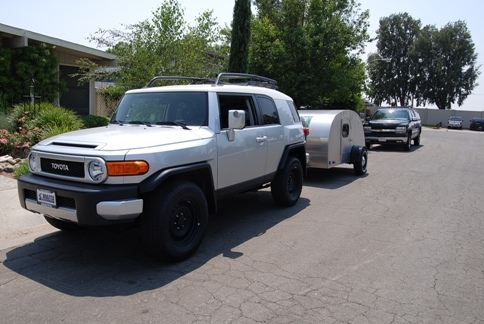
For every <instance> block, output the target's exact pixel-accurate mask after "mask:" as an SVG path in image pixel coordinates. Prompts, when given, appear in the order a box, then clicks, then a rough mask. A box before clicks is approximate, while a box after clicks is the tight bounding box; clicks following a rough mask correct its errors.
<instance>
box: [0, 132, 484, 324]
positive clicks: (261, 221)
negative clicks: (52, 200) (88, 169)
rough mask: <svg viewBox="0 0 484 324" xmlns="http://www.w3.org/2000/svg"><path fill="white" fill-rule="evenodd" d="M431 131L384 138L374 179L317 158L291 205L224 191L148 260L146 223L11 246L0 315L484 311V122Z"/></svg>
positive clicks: (72, 317)
mask: <svg viewBox="0 0 484 324" xmlns="http://www.w3.org/2000/svg"><path fill="white" fill-rule="evenodd" d="M421 143H422V145H421V146H420V147H414V146H412V149H411V151H410V152H403V151H402V150H401V149H400V148H396V147H378V146H376V147H373V148H372V149H371V150H370V152H369V167H368V170H369V173H368V175H367V176H365V177H357V176H355V175H354V173H353V169H352V167H351V166H343V167H339V168H336V169H332V170H311V171H310V172H309V174H308V179H307V180H306V181H305V187H304V189H303V193H302V196H301V200H300V201H299V203H298V204H296V206H293V207H291V208H287V209H281V208H278V207H275V205H274V203H273V201H272V198H271V194H270V191H268V190H262V191H259V192H258V193H248V194H243V195H238V196H236V197H231V198H229V199H225V200H223V201H221V203H220V209H219V212H218V214H217V215H214V216H212V218H211V222H210V224H209V227H208V232H207V235H206V237H205V240H204V242H203V244H202V246H201V248H200V249H199V250H198V252H197V253H196V254H195V255H194V256H193V257H192V258H190V259H189V260H186V261H183V262H180V263H175V264H170V263H160V262H157V261H153V260H151V259H150V258H149V256H147V255H145V254H144V252H143V250H142V244H141V238H140V234H139V232H138V231H136V230H130V231H127V232H120V233H111V232H105V231H100V230H86V231H81V232H76V233H62V232H60V231H56V232H54V233H52V234H48V235H43V236H38V237H35V239H34V240H32V241H31V242H29V243H27V244H24V245H20V246H16V247H12V248H8V249H4V250H2V251H0V261H1V262H2V263H1V264H0V322H2V323H64V322H67V323H120V322H123V323H484V307H483V305H484V253H483V251H484V199H483V198H484V197H483V195H482V193H483V192H484V190H483V189H484V166H483V164H482V161H484V150H483V149H482V148H483V143H484V132H470V131H459V130H445V129H440V130H433V129H424V130H423V134H422V142H421ZM32 217H40V216H38V215H34V214H33V215H32Z"/></svg>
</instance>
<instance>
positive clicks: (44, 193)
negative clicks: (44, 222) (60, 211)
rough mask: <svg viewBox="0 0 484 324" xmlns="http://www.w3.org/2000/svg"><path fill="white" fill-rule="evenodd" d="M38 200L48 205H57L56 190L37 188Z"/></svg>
mask: <svg viewBox="0 0 484 324" xmlns="http://www.w3.org/2000/svg"><path fill="white" fill-rule="evenodd" d="M37 202H38V203H39V204H41V205H44V206H48V207H56V206H57V202H56V197H55V192H53V191H50V190H46V189H37Z"/></svg>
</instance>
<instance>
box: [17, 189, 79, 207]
mask: <svg viewBox="0 0 484 324" xmlns="http://www.w3.org/2000/svg"><path fill="white" fill-rule="evenodd" d="M24 193H25V198H26V199H32V200H35V201H36V200H37V193H36V192H35V191H34V190H29V189H24ZM56 201H57V207H64V208H69V209H76V201H75V200H74V199H73V198H68V197H63V196H56Z"/></svg>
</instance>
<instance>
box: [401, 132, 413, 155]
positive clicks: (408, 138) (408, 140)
mask: <svg viewBox="0 0 484 324" xmlns="http://www.w3.org/2000/svg"><path fill="white" fill-rule="evenodd" d="M411 145H412V134H408V136H407V142H406V143H405V144H403V150H404V151H406V152H408V151H410V146H411Z"/></svg>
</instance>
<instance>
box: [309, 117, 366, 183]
mask: <svg viewBox="0 0 484 324" xmlns="http://www.w3.org/2000/svg"><path fill="white" fill-rule="evenodd" d="M299 115H300V116H301V119H302V121H303V124H304V125H305V126H306V127H308V128H309V135H308V136H307V137H306V152H307V153H309V155H310V156H311V159H310V161H309V163H308V164H307V167H308V168H321V169H330V168H332V167H335V166H338V165H340V164H344V163H348V164H353V165H354V168H355V172H356V173H357V174H364V173H366V166H367V163H368V153H367V150H366V147H365V133H364V130H363V123H362V120H361V117H360V115H358V114H357V113H356V112H354V111H352V110H300V111H299Z"/></svg>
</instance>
